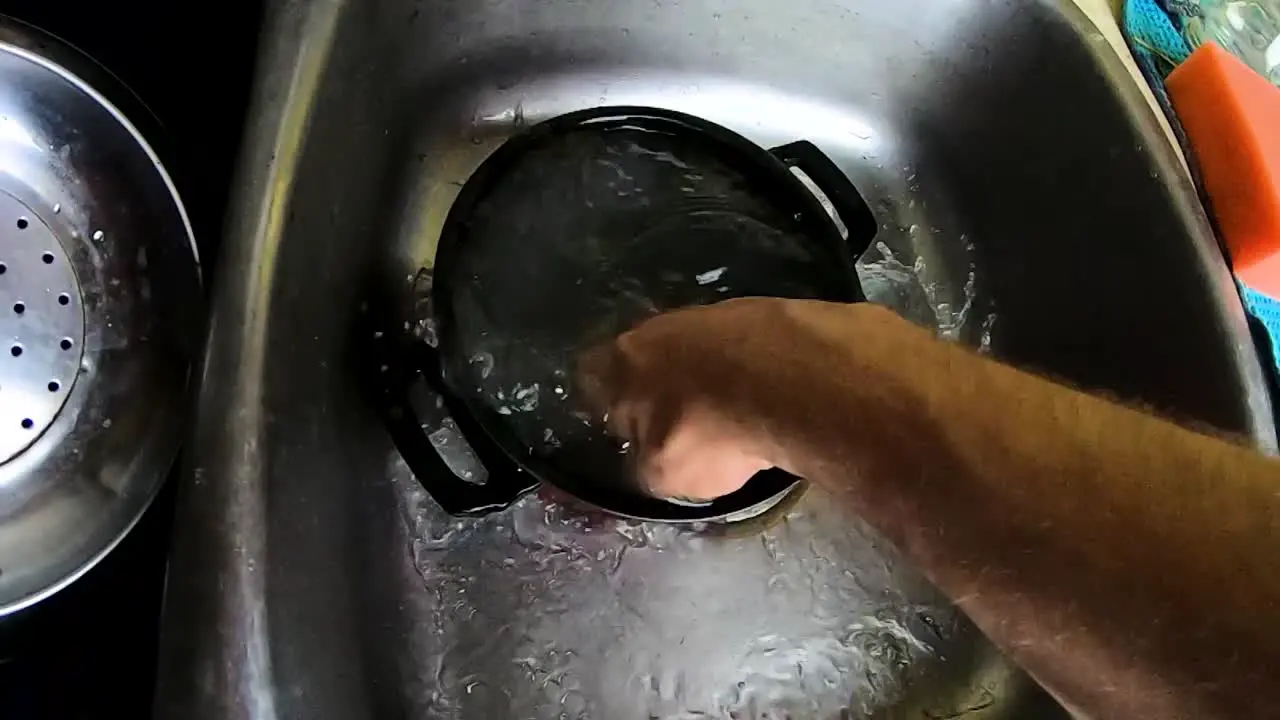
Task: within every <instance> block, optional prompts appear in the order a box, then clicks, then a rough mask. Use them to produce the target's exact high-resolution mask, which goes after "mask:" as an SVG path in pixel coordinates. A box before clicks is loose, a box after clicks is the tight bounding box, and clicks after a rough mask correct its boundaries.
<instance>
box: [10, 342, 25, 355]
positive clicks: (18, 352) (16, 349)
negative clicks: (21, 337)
mask: <svg viewBox="0 0 1280 720" xmlns="http://www.w3.org/2000/svg"><path fill="white" fill-rule="evenodd" d="M9 354H10V355H12V356H14V357H19V356H20V355H22V346H21V345H14V346H13V347H11V348H9Z"/></svg>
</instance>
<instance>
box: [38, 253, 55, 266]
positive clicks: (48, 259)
mask: <svg viewBox="0 0 1280 720" xmlns="http://www.w3.org/2000/svg"><path fill="white" fill-rule="evenodd" d="M40 259H41V260H43V261H44V264H45V265H52V264H53V253H51V252H47V253H45V254H43V255H41V256H40Z"/></svg>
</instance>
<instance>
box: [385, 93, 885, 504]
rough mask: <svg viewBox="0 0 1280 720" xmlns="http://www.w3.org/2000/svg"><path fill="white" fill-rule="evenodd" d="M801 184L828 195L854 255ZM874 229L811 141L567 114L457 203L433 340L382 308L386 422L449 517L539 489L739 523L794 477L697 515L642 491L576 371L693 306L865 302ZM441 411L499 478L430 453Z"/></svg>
mask: <svg viewBox="0 0 1280 720" xmlns="http://www.w3.org/2000/svg"><path fill="white" fill-rule="evenodd" d="M793 168H796V169H799V170H800V171H801V172H802V173H803V174H804V175H806V176H808V178H809V179H810V180H811V181H812V182H813V184H814V185H816V186H817V187H818V188H820V189H821V191H822V193H823V194H825V195H826V197H827V199H828V200H829V202H830V204H831V205H832V206H833V207H834V209H835V211H836V213H837V214H838V215H839V217H840V219H841V220H842V222H843V223H844V225H845V227H846V228H847V231H848V237H847V239H846V238H845V237H844V236H842V234H841V232H840V230H839V229H838V227H837V226H836V224H835V223H834V222H833V221H832V219H831V217H830V215H829V214H828V213H827V211H826V210H825V209H824V208H823V205H822V203H821V202H820V201H819V200H818V198H817V197H816V196H815V195H814V194H813V193H811V192H810V191H809V190H808V189H807V188H806V187H805V185H804V183H802V182H801V181H800V180H799V179H798V178H797V177H796V176H795V174H793V171H792V169H793ZM875 229H876V225H875V221H874V219H873V218H872V216H871V213H870V210H869V209H868V208H867V206H866V203H865V202H864V201H863V199H862V197H861V196H860V195H859V194H858V193H857V191H856V190H855V189H854V187H853V186H852V184H851V183H850V182H849V180H848V178H846V177H845V175H844V173H843V172H842V171H841V170H840V169H839V168H838V167H836V165H835V164H834V163H832V162H831V160H830V159H828V158H827V157H826V156H825V155H824V154H822V152H821V151H819V150H818V149H817V147H815V146H814V145H813V144H811V143H809V142H805V141H799V142H794V143H790V144H787V145H783V146H780V147H777V148H773V149H772V150H765V149H763V148H761V147H759V146H757V145H754V144H753V143H751V142H750V141H748V140H746V139H745V138H743V137H741V136H739V135H737V134H735V133H733V132H731V131H729V130H727V129H725V128H723V127H720V126H718V125H715V124H712V123H709V122H707V121H704V120H701V119H698V118H695V117H692V116H689V115H684V114H681V113H676V112H671V111H666V110H658V109H654V108H642V107H612V108H597V109H592V110H585V111H581V112H576V113H571V114H568V115H563V116H560V117H557V118H554V119H552V120H549V121H547V122H544V123H541V124H539V125H536V126H534V127H531V128H529V129H528V130H527V131H525V132H524V133H522V134H520V135H517V136H515V137H513V138H512V139H510V140H509V141H507V142H506V143H505V144H504V145H502V146H501V147H500V148H499V149H498V150H497V151H495V152H494V153H493V154H492V155H491V156H490V157H489V158H488V159H487V160H486V161H485V162H484V163H483V164H482V165H481V166H480V168H479V169H478V170H477V171H476V172H475V174H474V175H473V176H472V177H471V179H470V180H469V181H468V182H467V184H466V185H465V186H464V187H463V188H462V190H461V192H460V193H459V195H458V198H457V200H456V201H455V203H454V205H453V207H452V209H451V211H450V213H449V216H448V218H447V219H446V222H445V226H444V229H443V233H442V236H441V239H440V243H439V249H438V252H437V255H436V258H435V263H434V266H433V268H432V270H431V271H430V272H431V277H432V282H431V287H430V290H429V300H430V303H429V304H430V313H431V315H432V317H433V320H434V329H435V333H434V335H435V340H436V342H435V343H434V344H431V343H429V342H424V341H423V340H421V339H419V338H418V337H415V336H413V335H411V334H409V333H405V332H404V331H403V329H402V326H403V322H404V320H405V318H404V313H403V312H401V313H397V312H395V309H394V308H393V307H391V306H392V305H393V304H394V303H381V304H379V303H374V304H373V305H371V306H370V307H369V309H368V312H367V313H366V315H367V318H366V319H367V321H368V322H369V323H371V324H372V325H371V326H368V327H366V331H368V332H369V335H367V336H366V337H369V336H372V337H373V338H374V339H373V341H372V352H370V353H369V354H368V357H369V359H370V367H369V371H370V375H371V377H372V378H374V390H375V394H376V397H377V399H378V405H379V408H380V409H381V414H382V415H383V417H384V419H385V420H386V422H387V426H388V428H389V430H390V433H391V436H392V439H393V440H394V442H395V444H396V446H397V448H398V449H399V451H400V452H401V454H402V455H403V456H404V459H405V461H406V463H407V464H408V466H409V467H410V469H411V470H412V471H413V472H414V474H415V475H416V476H417V478H418V479H419V481H420V482H422V484H423V486H424V487H425V488H426V489H427V491H428V492H430V493H431V495H432V497H434V498H435V499H436V500H437V502H439V503H440V505H441V506H442V507H443V508H444V509H445V510H446V511H448V512H450V513H453V514H476V513H485V512H489V511H493V510H496V509H500V508H503V507H506V506H507V505H509V504H511V503H512V502H514V501H515V500H516V499H518V498H519V497H520V496H522V495H523V494H525V493H527V492H529V491H530V490H532V489H533V488H534V487H536V486H537V485H538V483H539V482H547V483H550V484H552V485H554V486H556V487H557V488H559V489H560V490H562V491H564V492H566V493H568V494H570V495H573V496H575V497H577V498H579V499H580V500H582V501H584V502H586V503H588V504H590V505H593V506H595V507H598V508H601V509H603V510H606V511H609V512H612V513H615V514H618V515H622V516H627V517H633V518H639V519H646V520H659V521H667V522H690V521H707V520H716V519H720V518H725V517H730V516H733V515H735V514H739V513H741V512H742V511H744V510H746V509H748V508H753V507H757V506H760V505H763V504H765V503H766V502H768V501H769V500H771V499H772V498H778V497H780V496H781V495H783V494H784V493H786V492H787V491H788V490H790V489H792V488H793V487H794V486H795V485H796V483H797V482H798V478H796V477H794V476H791V475H788V474H786V473H784V472H782V471H780V470H776V469H775V470H769V471H765V472H763V473H760V474H758V475H757V476H756V477H754V478H752V479H751V480H750V481H749V482H748V483H747V484H746V485H745V486H744V487H743V488H742V489H741V490H739V491H737V492H735V493H733V494H731V495H728V496H725V497H722V498H720V499H718V500H715V501H714V502H710V503H706V504H701V505H694V504H686V503H677V502H671V501H668V500H665V499H661V498H656V497H653V496H650V495H648V494H646V493H644V492H643V491H642V490H640V489H639V488H637V487H635V486H634V484H632V483H631V481H630V479H629V475H628V473H627V472H625V466H626V463H627V458H625V457H622V456H620V452H621V450H620V448H621V446H619V445H618V444H617V442H616V441H615V440H613V439H611V438H607V437H605V436H604V433H603V429H602V425H601V423H600V422H599V419H597V418H591V417H589V416H587V415H584V414H583V409H582V408H580V407H577V405H576V402H575V401H576V397H574V392H573V390H574V388H573V378H572V371H571V368H572V366H573V359H574V357H575V356H576V355H577V354H578V353H580V352H581V351H582V350H584V349H585V348H586V347H587V346H589V345H590V344H593V343H595V342H604V341H607V340H608V339H609V338H611V337H613V336H615V335H616V334H617V333H619V332H621V331H624V330H626V329H627V328H628V327H630V326H632V325H634V324H635V323H636V322H638V321H639V320H642V319H643V318H644V317H646V316H648V315H651V314H654V313H657V312H662V311H664V310H670V309H675V308H677V307H684V306H689V305H699V304H708V303H710V302H715V301H718V300H722V299H728V298H730V297H738V296H752V295H767V296H778V297H796V298H810V299H819V300H827V301H833V302H846V303H851V302H860V301H863V300H864V296H863V294H862V290H861V287H860V286H859V284H858V280H857V275H856V273H855V271H854V261H855V260H856V258H857V257H858V256H859V255H861V253H862V252H863V251H864V250H865V249H866V247H867V245H868V244H869V243H870V241H871V238H872V236H873V235H874V234H875ZM437 398H441V399H442V404H443V407H436V405H437V404H438V403H440V401H439V400H437ZM441 411H447V412H448V415H449V416H451V417H452V419H453V420H454V422H455V423H457V428H458V431H459V432H460V433H461V435H462V436H463V437H465V438H466V440H467V442H468V444H469V445H470V446H471V448H472V450H473V451H474V452H475V453H476V455H477V457H478V458H479V459H480V460H481V462H482V463H483V465H484V466H485V468H486V470H487V471H488V478H487V481H486V482H485V483H484V484H483V485H477V484H474V483H472V482H468V481H465V480H462V479H460V478H458V477H457V475H456V474H455V473H454V472H453V471H452V470H450V468H449V467H448V465H447V464H446V463H445V462H444V460H443V459H442V458H441V456H440V454H439V453H438V452H437V451H436V449H435V447H434V446H433V445H432V443H431V441H430V439H429V438H428V437H427V435H426V432H425V431H424V428H427V427H431V426H432V423H431V422H430V421H429V418H433V417H437V416H439V414H440V412H441Z"/></svg>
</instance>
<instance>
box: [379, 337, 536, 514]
mask: <svg viewBox="0 0 1280 720" xmlns="http://www.w3.org/2000/svg"><path fill="white" fill-rule="evenodd" d="M366 338H367V339H366V342H368V343H370V345H371V348H370V352H368V354H367V358H368V367H367V369H366V371H367V373H368V374H369V377H370V378H371V384H372V388H371V389H372V391H373V397H374V402H375V405H376V409H377V411H378V413H379V415H381V416H382V420H383V423H384V424H385V425H386V428H387V431H388V433H389V434H390V435H391V440H392V442H393V443H395V446H396V450H398V451H399V452H400V455H401V457H403V458H404V461H405V464H406V465H408V466H409V470H411V471H412V472H413V474H414V477H416V478H417V479H418V482H419V483H421V484H422V487H423V488H425V489H426V491H427V492H428V493H430V495H431V497H432V498H433V499H434V500H435V501H436V502H437V503H439V505H440V507H442V508H444V510H445V512H447V513H449V514H450V515H483V514H487V513H491V512H495V511H497V510H501V509H503V508H505V507H507V506H509V505H511V504H512V503H513V502H515V501H516V500H519V499H520V498H521V497H522V496H524V495H525V494H526V493H528V492H530V491H531V490H533V489H534V488H536V487H537V486H538V479H537V478H535V477H534V476H533V475H531V474H530V473H527V472H525V471H524V469H523V468H521V467H520V466H519V465H517V464H516V463H515V462H514V461H512V460H511V458H510V457H508V456H507V454H506V453H505V452H503V451H502V449H501V448H500V447H498V446H497V445H496V443H494V442H493V441H492V440H491V439H490V438H489V436H488V434H487V433H486V432H485V431H484V430H483V429H482V428H480V427H478V426H477V424H476V423H475V422H474V421H473V420H472V418H471V416H470V414H469V412H468V410H467V409H466V407H465V406H463V404H462V403H461V402H459V401H458V400H456V399H455V396H454V395H453V393H452V391H450V389H449V388H448V387H447V385H446V383H445V381H444V375H443V372H442V371H441V365H440V357H439V353H438V352H437V351H436V349H435V348H433V347H431V346H430V345H427V344H426V343H424V342H421V341H417V340H414V339H410V338H406V337H405V336H404V335H402V334H400V333H389V332H370V333H369V334H368V335H366ZM437 398H439V399H440V400H441V401H442V402H441V405H442V406H437ZM446 414H447V416H448V417H449V418H451V419H452V420H453V422H454V423H455V424H456V426H457V431H458V433H459V434H460V435H461V436H462V438H463V439H464V440H465V442H467V443H468V444H469V445H470V446H471V449H472V451H473V452H474V453H475V454H476V457H477V458H479V460H480V462H481V463H482V464H483V465H484V468H485V470H486V471H487V472H488V478H487V479H486V481H485V483H484V484H482V485H481V484H476V483H472V482H468V481H466V480H463V479H462V478H460V477H458V475H457V474H456V473H455V472H454V471H453V469H452V468H451V467H449V465H448V463H446V462H445V461H444V458H443V457H442V456H441V455H440V451H439V450H437V449H436V446H435V444H434V443H433V442H432V441H431V438H430V436H429V435H428V434H427V428H433V427H434V426H435V425H437V423H438V422H439V419H440V418H442V417H444V416H445V415H446Z"/></svg>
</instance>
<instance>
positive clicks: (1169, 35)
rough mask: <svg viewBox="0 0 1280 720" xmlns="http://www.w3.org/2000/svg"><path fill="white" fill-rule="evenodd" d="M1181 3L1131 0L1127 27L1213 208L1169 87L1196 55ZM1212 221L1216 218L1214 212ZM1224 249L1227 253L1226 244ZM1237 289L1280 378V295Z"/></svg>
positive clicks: (1144, 70) (1126, 8)
mask: <svg viewBox="0 0 1280 720" xmlns="http://www.w3.org/2000/svg"><path fill="white" fill-rule="evenodd" d="M1179 7H1180V5H1179V4H1178V0H1172V4H1171V9H1172V12H1170V10H1166V8H1165V6H1164V5H1162V4H1161V3H1160V2H1158V0H1126V2H1125V4H1124V22H1123V28H1122V30H1123V31H1124V36H1125V40H1126V41H1127V42H1128V44H1129V49H1130V50H1131V51H1132V52H1133V55H1134V59H1135V60H1137V62H1138V68H1139V69H1140V70H1141V71H1142V75H1143V78H1144V79H1146V81H1147V84H1148V85H1150V86H1151V91H1152V92H1153V93H1154V94H1155V96H1156V101H1157V102H1158V103H1159V105H1160V109H1161V110H1163V111H1164V114H1165V117H1167V118H1168V119H1169V124H1170V125H1171V126H1172V127H1173V134H1174V136H1175V138H1176V139H1177V141H1178V144H1179V145H1181V146H1182V154H1183V156H1184V157H1185V158H1186V159H1187V165H1188V167H1189V169H1190V171H1191V179H1192V181H1193V182H1195V185H1196V188H1197V189H1199V190H1200V202H1201V204H1202V205H1204V206H1205V207H1209V205H1208V202H1207V199H1206V198H1205V197H1204V190H1203V187H1204V185H1203V183H1201V182H1200V172H1199V169H1198V167H1197V166H1196V163H1195V157H1194V156H1193V155H1192V154H1191V148H1190V145H1189V144H1188V143H1187V138H1186V134H1185V133H1184V132H1183V130H1182V125H1180V124H1179V123H1178V119H1177V116H1176V115H1175V114H1174V112H1173V106H1172V104H1171V103H1170V102H1169V95H1168V93H1167V92H1165V89H1164V79H1165V77H1166V76H1168V74H1169V73H1170V72H1172V71H1173V68H1175V67H1177V66H1178V64H1179V63H1181V62H1182V61H1184V60H1186V59H1187V56H1188V55H1190V54H1191V47H1190V45H1189V44H1188V43H1187V41H1186V40H1185V39H1183V37H1182V34H1181V33H1180V32H1179V26H1180V25H1181V16H1180V15H1179V13H1178V8H1179ZM1209 220H1210V222H1213V218H1212V217H1210V218H1209ZM1223 252H1224V255H1225V252H1226V251H1225V249H1224V250H1223ZM1236 289H1237V290H1238V291H1239V293H1240V301H1241V303H1243V305H1244V309H1245V312H1246V313H1247V314H1248V315H1249V317H1250V318H1251V319H1252V320H1253V321H1254V322H1253V323H1250V324H1251V325H1254V326H1260V327H1261V329H1262V332H1261V333H1260V334H1261V335H1262V337H1258V334H1255V341H1259V342H1260V343H1261V344H1265V345H1266V346H1267V347H1266V348H1265V349H1264V352H1265V354H1266V355H1267V356H1269V357H1270V360H1271V367H1272V371H1273V373H1274V374H1273V376H1272V377H1273V378H1276V377H1280V300H1277V299H1276V298H1272V297H1270V296H1268V295H1264V294H1262V293H1260V292H1258V291H1256V290H1254V289H1252V288H1250V287H1248V286H1246V285H1245V284H1244V283H1242V282H1241V281H1240V279H1239V278H1236Z"/></svg>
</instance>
